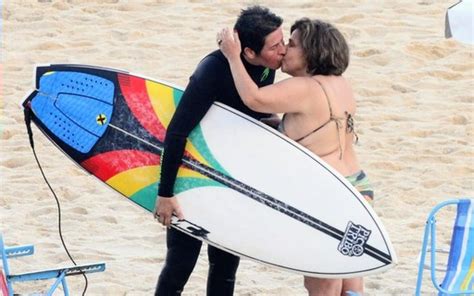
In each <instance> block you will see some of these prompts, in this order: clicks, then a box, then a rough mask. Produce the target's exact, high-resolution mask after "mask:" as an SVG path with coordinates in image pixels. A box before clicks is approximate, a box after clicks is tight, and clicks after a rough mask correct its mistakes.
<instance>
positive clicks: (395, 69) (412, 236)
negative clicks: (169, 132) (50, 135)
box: [0, 0, 474, 296]
mask: <svg viewBox="0 0 474 296" xmlns="http://www.w3.org/2000/svg"><path fill="white" fill-rule="evenodd" d="M175 2H176V3H175ZM233 2H234V1H232V2H231V1H220V2H218V1H197V0H187V1H184V0H183V1H171V0H164V1H160V0H154V1H152V0H149V1H147V0H136V1H132V0H130V1H126V0H96V1H94V0H88V1H87V0H83V1H81V0H64V1H61V0H58V1H56V0H49V1H48V0H38V1H36V0H5V1H3V3H2V2H1V1H0V3H2V5H3V7H2V43H1V68H0V69H1V79H0V85H1V92H0V106H1V107H0V108H1V111H0V132H1V137H0V139H1V142H0V143H1V144H0V232H1V233H3V235H4V237H5V240H6V243H7V244H8V245H15V244H28V243H34V244H35V247H36V254H35V255H34V256H32V257H29V258H21V259H17V260H15V261H13V262H12V264H11V268H12V269H13V270H12V271H13V272H23V271H30V270H37V269H42V268H48V267H55V266H63V265H70V264H71V263H70V261H69V259H68V258H67V255H66V253H65V252H64V249H63V248H62V245H61V241H60V238H59V235H58V213H57V206H56V202H55V200H54V197H53V196H52V194H51V192H50V190H49V188H48V186H47V185H46V183H45V182H44V180H43V178H42V176H41V173H40V171H39V169H38V167H37V165H36V162H35V159H34V156H33V154H32V151H31V148H30V146H29V141H28V136H27V133H26V129H25V124H24V121H23V112H22V108H21V106H20V104H21V102H22V101H23V100H24V98H25V96H26V95H27V94H29V93H30V92H31V90H32V89H33V87H34V84H33V83H34V81H33V74H34V68H35V65H37V64H50V63H78V64H90V65H98V66H104V67H111V68H118V69H124V70H128V71H131V72H134V73H139V74H142V75H144V76H146V77H151V78H156V79H162V80H165V81H169V82H171V83H174V84H176V85H180V86H185V85H186V83H187V79H188V77H189V75H190V74H191V73H192V71H193V70H194V69H195V66H196V65H197V63H198V62H199V61H200V59H201V58H202V57H203V56H204V55H205V54H206V53H208V52H210V51H212V50H214V49H215V48H216V44H215V34H216V32H217V31H218V30H219V29H220V28H222V27H225V26H229V27H231V26H233V24H234V21H235V19H236V16H237V15H238V14H239V12H240V9H242V8H244V7H246V6H247V5H250V4H255V3H259V4H262V5H265V6H268V7H270V8H271V9H272V10H273V11H274V12H275V13H277V14H279V15H281V16H282V17H283V18H284V20H285V22H284V32H285V34H286V35H285V38H286V39H287V38H288V37H289V35H290V34H289V28H290V26H291V24H292V23H293V22H294V21H295V20H296V19H298V18H300V17H303V16H307V17H310V18H321V19H324V20H327V21H330V22H331V23H333V24H334V25H336V26H337V27H338V28H339V29H340V30H341V31H342V32H343V33H344V35H345V36H346V38H347V40H348V42H349V45H350V48H351V62H350V65H349V68H348V70H347V71H346V73H345V76H346V77H347V78H348V79H349V80H350V81H351V82H352V84H353V89H354V92H355V93H356V97H357V101H358V115H357V117H356V122H357V131H358V134H359V138H360V141H359V144H358V145H357V151H358V153H359V156H360V160H361V164H362V167H363V168H364V170H365V171H366V172H367V173H368V175H369V176H370V178H371V180H372V182H373V183H374V185H375V189H376V193H375V211H376V212H377V214H378V215H379V216H380V218H381V219H382V221H383V223H384V224H385V227H386V229H387V231H388V232H389V235H390V237H391V239H392V242H393V244H394V246H395V249H396V251H397V255H398V258H399V264H398V265H397V266H396V267H394V268H392V269H390V270H389V271H387V272H385V273H381V274H377V275H373V276H368V277H367V278H366V285H365V286H366V295H412V294H413V293H414V287H415V281H416V274H417V263H416V260H417V256H418V252H419V250H420V246H421V240H422V232H423V228H424V224H425V219H426V216H427V214H428V212H429V211H430V210H431V209H432V207H433V206H434V205H436V204H437V203H439V202H441V201H443V200H446V199H449V198H454V197H467V196H470V197H473V196H474V182H473V180H474V178H473V177H474V157H473V156H474V148H473V147H474V145H473V144H474V136H473V131H474V130H473V127H474V125H473V120H474V105H473V103H474V91H473V89H474V71H473V70H474V59H473V55H474V47H473V46H472V45H466V44H462V43H459V42H457V41H454V40H452V39H445V38H444V26H445V23H444V20H445V12H446V9H447V8H448V7H449V6H450V5H452V4H453V3H454V2H457V1H455V0H452V1H435V0H416V1H413V0H404V1H372V0H355V1H349V0H345V1H334V0H331V1H329V0H321V1H314V0H311V1H301V0H298V1H293V0H279V1H240V2H238V1H235V3H233ZM285 77H286V76H285V75H284V74H281V73H279V74H278V76H277V80H280V79H283V78H285ZM33 132H34V135H35V145H36V146H35V147H36V151H37V154H38V158H39V159H40V162H41V163H42V166H43V169H44V172H45V174H46V176H47V178H48V180H49V182H50V184H51V186H52V188H53V189H54V190H55V192H56V194H57V196H58V198H59V200H60V204H61V210H62V231H63V236H64V239H65V241H66V244H67V246H68V248H69V251H70V252H71V254H72V255H73V257H74V258H75V260H76V261H77V262H78V263H86V262H94V261H105V262H106V263H107V271H106V272H104V273H98V274H91V275H90V276H89V287H88V295H152V293H153V291H154V287H155V284H156V280H157V277H158V274H159V272H160V270H161V268H162V266H163V260H164V257H165V254H166V246H165V230H164V228H163V227H162V226H160V225H159V224H157V222H156V221H155V220H154V219H153V217H152V216H151V214H148V213H147V212H145V211H144V210H143V209H141V208H139V207H138V206H135V205H133V204H132V203H131V202H129V201H128V200H126V199H125V198H122V197H121V196H120V195H119V194H118V193H116V192H114V191H112V190H111V189H110V188H108V187H107V186H105V185H104V184H102V183H101V182H99V181H98V180H97V179H96V178H94V177H92V176H89V175H87V174H86V173H85V172H84V171H82V170H81V169H79V168H78V167H76V166H75V165H74V164H73V163H72V162H71V161H70V160H69V159H68V158H67V157H66V156H64V155H63V154H62V153H61V152H60V151H59V150H58V149H56V148H55V147H54V146H53V145H52V144H51V143H50V142H49V141H48V140H47V139H46V138H45V137H44V136H42V135H41V133H40V132H39V130H38V129H36V128H34V129H33ZM452 212H453V211H452V210H451V211H448V213H447V214H446V215H445V217H446V218H447V219H446V220H449V219H450V218H449V215H450V214H452ZM450 222H451V221H440V224H442V225H445V226H446V228H449V227H450ZM443 223H444V224H443ZM440 239H441V241H443V240H444V241H446V240H447V239H448V238H447V237H443V236H441V238H440ZM207 268H208V265H207V254H206V249H205V248H203V250H202V251H201V256H200V258H199V261H198V264H197V266H196V268H195V271H194V273H193V274H192V276H191V278H190V280H189V282H188V284H187V286H186V289H185V291H184V293H183V295H205V286H206V284H205V282H206V277H207ZM237 276H238V278H237V284H236V291H235V295H240V296H243V295H306V291H305V289H304V287H303V280H302V276H300V275H297V274H292V273H289V272H285V271H282V270H279V269H276V268H272V267H268V266H264V265H262V264H259V263H256V262H253V261H250V260H248V259H243V260H242V261H241V265H240V268H239V271H238V274H237ZM69 283H70V288H71V293H72V295H80V293H81V292H82V290H83V286H84V281H83V279H82V277H74V278H70V279H69ZM39 286H40V287H41V286H42V285H41V284H40V285H39ZM16 287H17V290H18V291H19V292H28V291H31V287H33V285H32V284H20V285H17V286H16ZM423 290H424V291H425V294H426V295H433V294H434V292H433V289H432V288H431V285H430V282H429V275H428V273H426V274H425V284H424V286H423Z"/></svg>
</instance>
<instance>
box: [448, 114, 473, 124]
mask: <svg viewBox="0 0 474 296" xmlns="http://www.w3.org/2000/svg"><path fill="white" fill-rule="evenodd" d="M451 122H452V123H453V124H456V125H467V124H468V123H469V120H468V119H467V118H466V117H465V116H463V115H454V116H453V117H451Z"/></svg>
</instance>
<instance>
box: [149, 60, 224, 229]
mask: <svg viewBox="0 0 474 296" xmlns="http://www.w3.org/2000/svg"><path fill="white" fill-rule="evenodd" d="M221 63H222V62H221V61H219V60H218V59H217V58H215V57H213V56H207V57H206V58H204V59H203V60H202V62H201V63H200V64H199V66H198V68H197V69H196V71H195V72H194V74H193V75H192V76H191V79H190V81H189V84H188V86H187V87H186V90H185V91H184V93H183V96H182V98H181V101H180V103H179V105H178V107H177V108H176V112H175V114H174V115H173V117H172V119H171V122H170V124H169V126H168V129H167V131H166V137H165V142H164V149H163V151H162V154H161V172H160V182H159V184H160V187H159V190H158V200H157V202H156V204H155V212H154V213H155V217H156V216H157V215H158V216H159V217H160V218H159V219H160V222H161V223H162V224H163V225H166V226H169V225H170V223H171V217H172V215H173V213H175V214H176V215H177V216H178V218H179V219H184V216H183V213H182V212H181V209H180V207H179V203H178V201H177V200H176V198H175V197H174V192H173V188H174V184H175V182H176V176H177V173H178V170H179V167H180V165H181V163H182V158H183V155H184V149H185V146H186V139H187V137H188V135H189V134H190V133H191V131H192V130H193V129H194V128H195V127H196V126H197V125H198V124H199V122H200V121H201V119H202V118H203V117H204V115H205V114H206V113H207V111H208V110H209V108H210V107H211V105H212V103H213V102H214V99H215V87H216V84H215V82H216V78H217V77H218V73H219V67H220V64H221Z"/></svg>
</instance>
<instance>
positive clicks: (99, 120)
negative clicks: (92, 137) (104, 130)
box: [95, 114, 107, 125]
mask: <svg viewBox="0 0 474 296" xmlns="http://www.w3.org/2000/svg"><path fill="white" fill-rule="evenodd" d="M95 121H96V122H97V124H98V125H104V124H106V123H107V116H105V114H99V115H97V117H96V118H95Z"/></svg>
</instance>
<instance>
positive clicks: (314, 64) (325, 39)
mask: <svg viewBox="0 0 474 296" xmlns="http://www.w3.org/2000/svg"><path fill="white" fill-rule="evenodd" d="M295 30H298V31H299V32H300V38H301V45H302V47H303V52H304V54H305V57H306V62H307V64H308V69H307V72H308V73H310V74H312V75H342V73H344V71H345V70H346V69H347V66H348V65H349V46H348V45H347V42H346V39H345V38H344V36H343V35H342V33H341V32H340V31H339V30H338V29H337V28H336V27H334V26H333V25H331V24H330V23H327V22H324V21H321V20H317V19H315V20H311V19H309V18H301V19H299V20H297V21H296V22H295V23H294V24H293V25H292V26H291V30H290V31H291V33H293V31H295Z"/></svg>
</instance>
